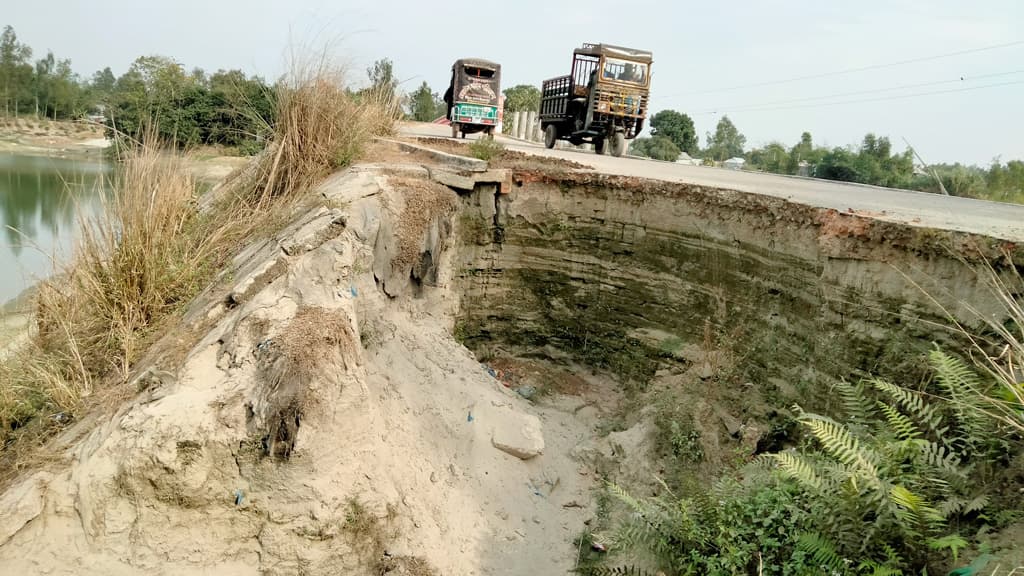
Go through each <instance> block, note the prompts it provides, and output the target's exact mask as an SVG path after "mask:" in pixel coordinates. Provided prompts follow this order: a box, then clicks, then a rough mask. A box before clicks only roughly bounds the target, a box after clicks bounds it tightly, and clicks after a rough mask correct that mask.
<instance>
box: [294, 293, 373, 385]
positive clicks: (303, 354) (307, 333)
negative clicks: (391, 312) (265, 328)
mask: <svg viewBox="0 0 1024 576" xmlns="http://www.w3.org/2000/svg"><path fill="white" fill-rule="evenodd" d="M274 340H275V342H276V343H277V344H278V346H280V349H281V353H282V354H283V355H284V357H285V359H286V360H287V361H288V366H289V371H290V372H291V373H292V374H294V375H296V376H299V377H300V378H303V379H305V378H309V377H311V376H313V375H314V374H315V372H316V370H317V368H318V367H321V366H323V364H324V360H325V357H326V355H327V354H328V353H329V352H330V351H332V350H334V351H337V352H339V353H340V355H341V359H342V360H343V361H344V362H345V363H346V366H347V365H348V363H349V362H350V361H354V355H355V353H356V350H357V348H358V347H359V345H358V343H357V342H356V337H355V333H354V332H353V331H352V326H351V325H350V324H349V322H348V319H347V318H346V317H345V316H344V315H343V314H342V313H341V312H338V311H337V310H328V309H326V308H319V307H312V306H306V307H302V308H300V309H299V310H298V312H297V313H296V314H295V318H293V319H292V321H291V322H290V323H289V324H288V326H287V327H285V329H284V330H283V331H282V332H281V335H280V336H278V337H277V338H275V339H274Z"/></svg>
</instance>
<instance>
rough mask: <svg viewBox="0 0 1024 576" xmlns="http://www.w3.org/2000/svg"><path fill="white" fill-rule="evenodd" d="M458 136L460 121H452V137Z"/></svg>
mask: <svg viewBox="0 0 1024 576" xmlns="http://www.w3.org/2000/svg"><path fill="white" fill-rule="evenodd" d="M458 137H459V123H458V122H452V138H458Z"/></svg>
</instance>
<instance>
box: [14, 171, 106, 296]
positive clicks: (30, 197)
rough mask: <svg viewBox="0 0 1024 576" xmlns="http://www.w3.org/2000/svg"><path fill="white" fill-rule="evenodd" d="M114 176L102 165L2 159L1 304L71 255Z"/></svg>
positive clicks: (44, 275)
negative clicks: (82, 219)
mask: <svg viewBox="0 0 1024 576" xmlns="http://www.w3.org/2000/svg"><path fill="white" fill-rule="evenodd" d="M109 172H110V167H109V166H108V165H107V164H104V163H103V162H101V161H99V160H69V159H64V158H49V157H41V156H40V157H36V156H18V155H13V154H3V153H0V270H2V273H0V304H3V303H4V302H7V301H9V300H11V299H12V298H14V297H16V296H17V295H18V294H20V293H21V292H22V291H24V290H25V289H26V288H28V287H29V286H31V285H32V284H34V283H35V282H36V281H38V280H39V279H40V278H45V277H47V276H48V275H49V274H51V273H52V271H53V269H54V264H55V262H58V263H59V262H61V261H63V260H65V259H66V258H67V257H68V256H69V255H70V254H71V249H72V246H73V244H74V239H75V236H76V233H77V230H78V227H79V215H81V214H94V213H95V212H96V210H97V208H99V206H100V204H101V199H102V194H103V191H104V189H105V184H106V181H107V176H108V174H109Z"/></svg>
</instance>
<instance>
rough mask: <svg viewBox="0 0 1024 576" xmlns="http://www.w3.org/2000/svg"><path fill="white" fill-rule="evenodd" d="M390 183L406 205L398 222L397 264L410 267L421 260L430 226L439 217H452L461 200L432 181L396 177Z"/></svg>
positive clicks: (447, 189) (395, 261)
mask: <svg viewBox="0 0 1024 576" xmlns="http://www.w3.org/2000/svg"><path fill="white" fill-rule="evenodd" d="M388 182H390V183H391V185H392V186H393V187H394V188H395V189H396V190H399V191H401V192H402V193H403V194H402V198H403V201H404V203H405V206H404V207H403V209H402V212H401V215H400V216H399V220H398V230H397V235H398V255H397V256H396V257H395V259H394V264H395V265H396V266H400V267H401V266H408V265H411V264H413V263H415V262H416V260H417V259H418V258H419V255H420V250H421V248H422V245H423V238H424V236H425V235H426V233H427V227H428V226H430V224H431V222H433V221H434V220H436V219H437V217H438V216H443V215H446V214H451V213H452V212H453V211H454V210H455V208H456V206H457V204H458V197H457V196H456V195H455V192H453V191H452V190H451V188H448V187H447V186H444V185H441V184H438V183H437V182H434V181H432V180H420V179H416V178H394V177H393V178H389V179H388Z"/></svg>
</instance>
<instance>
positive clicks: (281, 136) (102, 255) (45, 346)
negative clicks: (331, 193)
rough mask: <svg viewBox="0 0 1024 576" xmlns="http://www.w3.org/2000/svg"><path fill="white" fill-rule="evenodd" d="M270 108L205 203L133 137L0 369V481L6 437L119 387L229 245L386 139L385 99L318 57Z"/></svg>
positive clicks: (179, 170)
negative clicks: (250, 149)
mask: <svg viewBox="0 0 1024 576" xmlns="http://www.w3.org/2000/svg"><path fill="white" fill-rule="evenodd" d="M276 103H277V107H276V110H275V114H274V116H275V118H274V119H264V121H265V122H266V123H267V127H268V128H269V129H270V130H268V132H269V133H272V134H273V137H272V139H271V141H270V142H269V143H268V147H267V149H266V150H265V151H264V152H263V153H262V154H260V155H259V156H257V157H256V158H255V159H254V160H253V163H252V165H251V166H250V167H249V168H248V169H247V170H245V171H244V173H245V174H248V175H249V177H242V178H234V179H232V180H231V183H230V185H228V186H227V187H226V193H225V194H222V195H221V197H220V198H219V199H217V200H216V201H213V202H206V203H200V202H199V200H200V198H199V197H198V193H197V188H196V182H195V181H194V180H193V178H192V177H191V176H190V175H189V172H188V170H187V169H186V167H185V165H184V163H183V160H182V158H181V157H180V156H178V155H176V154H175V153H172V152H167V151H163V150H160V149H159V147H157V146H154V145H152V142H151V141H147V140H146V139H141V140H142V142H143V143H142V145H139V146H135V147H134V148H132V149H130V150H127V151H125V152H124V156H123V158H122V160H123V161H122V169H121V171H120V173H119V175H118V176H117V177H116V178H115V180H114V181H113V183H112V186H111V188H112V193H111V194H110V196H109V199H108V201H107V203H106V206H105V210H103V211H102V212H103V213H102V215H100V216H99V217H96V218H94V219H89V220H87V221H85V222H83V224H82V226H81V227H82V229H83V232H82V235H81V238H80V240H79V242H78V243H77V246H76V251H75V255H74V257H73V258H72V260H71V261H70V263H68V264H67V265H66V266H65V267H64V268H63V269H62V270H59V271H58V273H57V274H55V275H54V277H53V278H54V279H53V280H50V281H47V282H44V283H42V284H41V285H40V286H39V290H38V296H37V299H36V304H37V307H36V313H35V320H36V325H37V329H36V330H35V333H34V335H33V338H32V339H31V341H30V342H29V343H28V344H27V345H25V346H23V347H22V348H21V349H19V350H18V351H16V352H15V353H13V354H11V355H9V356H8V357H7V358H5V359H4V361H3V363H2V364H0V469H6V471H7V472H10V471H11V470H12V466H11V465H10V464H11V463H12V460H17V456H16V455H12V453H17V452H18V450H17V448H18V446H11V444H12V442H13V441H14V440H15V439H16V438H21V437H31V438H40V437H42V438H45V437H46V436H47V434H48V432H50V431H52V430H53V429H56V428H59V427H60V426H62V425H64V424H67V423H68V422H70V421H72V420H73V419H74V418H75V417H76V416H77V415H78V414H79V413H81V411H83V410H84V409H85V408H87V406H88V399H89V398H90V397H91V396H93V394H94V393H95V392H96V391H97V389H99V388H101V387H103V388H107V389H110V388H116V387H117V386H121V385H123V384H124V383H125V382H127V381H128V379H129V377H130V375H131V374H132V372H133V370H134V369H135V362H136V361H138V360H139V358H140V357H141V356H142V354H143V353H144V352H145V351H146V349H147V348H148V346H150V345H151V344H152V342H153V341H154V340H155V338H156V337H157V336H159V334H160V333H161V332H164V331H166V329H168V328H169V326H171V325H172V324H173V322H175V321H176V313H177V312H179V311H180V310H182V309H183V307H184V306H185V305H187V303H188V302H189V301H190V300H191V299H192V298H193V297H194V296H195V295H196V294H197V293H198V292H199V291H200V290H202V289H203V288H204V287H205V286H207V285H209V283H210V282H211V280H212V278H213V277H214V275H215V274H216V272H217V271H218V270H220V269H222V268H223V266H224V265H225V264H226V263H227V262H228V260H229V258H230V257H231V256H233V254H234V253H236V252H237V250H238V249H239V248H240V246H241V244H242V242H245V241H246V240H248V239H250V238H251V236H252V235H253V234H255V233H263V234H266V233H267V232H268V230H269V229H271V228H272V227H271V226H270V225H269V223H270V222H280V221H282V219H280V218H277V217H276V215H278V214H281V213H282V212H283V210H287V209H289V208H290V207H291V206H294V204H295V202H296V201H298V200H299V199H301V198H302V197H303V195H304V193H305V192H307V191H308V190H309V189H310V188H311V187H312V186H314V185H315V184H316V183H317V182H319V181H320V180H321V179H322V178H324V177H325V176H327V175H328V174H330V173H331V172H332V171H334V170H336V169H338V168H340V167H343V166H346V165H348V164H350V163H351V162H352V161H354V160H355V159H356V158H358V156H359V154H360V153H361V152H362V150H363V148H364V146H365V145H366V144H367V143H368V141H369V140H370V139H371V137H373V136H375V135H379V134H384V133H387V132H389V131H391V130H393V126H394V120H395V118H396V112H397V106H396V105H395V104H394V103H393V102H392V101H391V99H390V98H385V97H382V96H380V95H375V94H366V93H364V94H356V93H353V92H351V91H350V90H348V89H347V88H346V87H345V85H344V83H343V75H342V74H341V73H340V72H339V71H338V70H337V69H336V68H334V67H332V66H331V65H330V64H329V62H328V61H327V60H326V59H323V58H321V59H319V60H316V61H315V62H314V63H313V64H312V65H307V66H300V67H296V68H295V69H294V71H293V73H292V74H291V75H290V76H289V78H288V79H287V80H286V81H284V82H282V83H281V84H280V85H279V87H278V93H277V95H276ZM147 144H149V145H147ZM42 416H45V418H43V417H42ZM29 429H32V430H35V431H42V434H41V435H40V434H28V435H25V434H23V432H24V431H26V430H29ZM16 444H18V445H21V444H23V443H16ZM2 476H4V474H2V473H0V480H2V479H3V478H2Z"/></svg>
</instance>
